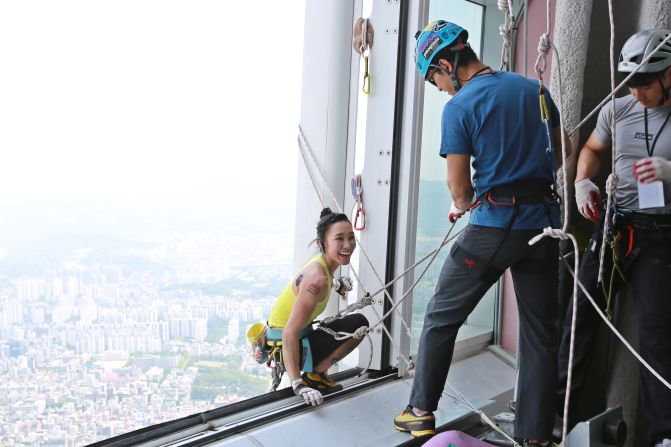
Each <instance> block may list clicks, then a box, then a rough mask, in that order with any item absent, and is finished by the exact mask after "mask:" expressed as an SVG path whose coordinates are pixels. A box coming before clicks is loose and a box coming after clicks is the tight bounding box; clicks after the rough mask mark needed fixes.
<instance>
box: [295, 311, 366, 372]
mask: <svg viewBox="0 0 671 447" xmlns="http://www.w3.org/2000/svg"><path fill="white" fill-rule="evenodd" d="M324 326H325V327H328V328H329V329H332V330H334V331H336V332H347V333H350V334H351V333H353V332H354V331H356V330H357V329H359V328H360V327H361V326H368V319H367V318H366V317H364V316H363V315H362V314H349V315H346V316H344V317H343V318H340V319H339V320H335V321H333V322H332V323H329V324H325V325H324ZM307 338H308V342H309V343H310V350H311V351H312V365H313V367H314V366H317V365H318V364H319V362H321V361H322V360H324V359H325V358H326V357H327V356H329V355H331V354H332V353H333V351H335V350H336V349H338V346H340V345H342V344H343V343H345V342H346V341H347V340H349V338H346V339H344V340H336V339H335V338H333V336H332V335H330V334H327V333H326V332H324V331H320V330H316V331H314V332H312V333H311V334H310V335H308V337H307ZM339 360H340V359H339ZM303 361H304V359H303V357H302V356H301V369H303V368H302V366H303Z"/></svg>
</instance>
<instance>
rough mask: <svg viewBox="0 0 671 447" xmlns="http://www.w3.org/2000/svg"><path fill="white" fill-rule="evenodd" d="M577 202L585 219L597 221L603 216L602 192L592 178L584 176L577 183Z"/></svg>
mask: <svg viewBox="0 0 671 447" xmlns="http://www.w3.org/2000/svg"><path fill="white" fill-rule="evenodd" d="M575 203H576V205H578V211H580V214H582V215H583V217H585V219H589V220H591V221H592V222H597V221H598V220H599V218H600V217H601V203H602V199H601V192H600V191H599V187H598V186H596V185H595V184H594V183H593V182H592V181H591V180H590V179H588V178H584V179H582V180H580V181H579V182H577V183H576V184H575Z"/></svg>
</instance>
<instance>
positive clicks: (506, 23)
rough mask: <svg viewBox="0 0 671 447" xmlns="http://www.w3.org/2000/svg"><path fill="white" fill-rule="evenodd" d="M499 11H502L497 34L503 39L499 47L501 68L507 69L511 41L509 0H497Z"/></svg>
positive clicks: (511, 28)
mask: <svg viewBox="0 0 671 447" xmlns="http://www.w3.org/2000/svg"><path fill="white" fill-rule="evenodd" d="M497 5H498V8H499V11H501V12H502V13H503V23H502V24H501V25H499V34H500V35H501V38H502V39H503V46H502V47H501V68H500V69H501V70H503V68H504V67H505V68H506V70H509V69H510V67H509V64H510V52H511V48H512V42H513V24H514V21H513V18H512V17H511V15H510V14H511V11H512V10H513V6H512V1H511V0H497Z"/></svg>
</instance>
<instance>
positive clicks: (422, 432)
mask: <svg viewBox="0 0 671 447" xmlns="http://www.w3.org/2000/svg"><path fill="white" fill-rule="evenodd" d="M394 428H395V429H396V430H398V431H402V432H406V433H410V434H411V435H412V436H415V437H420V436H428V435H435V434H436V430H408V429H407V428H403V427H399V426H398V425H396V424H394Z"/></svg>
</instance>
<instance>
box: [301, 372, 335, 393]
mask: <svg viewBox="0 0 671 447" xmlns="http://www.w3.org/2000/svg"><path fill="white" fill-rule="evenodd" d="M301 377H302V378H303V381H305V383H307V384H308V386H309V387H310V388H314V389H315V390H318V391H319V392H320V393H322V394H330V393H335V392H336V391H340V390H342V385H341V384H339V383H338V382H334V381H332V380H329V378H328V377H326V374H323V373H316V372H306V373H303V375H302V376H301Z"/></svg>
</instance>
